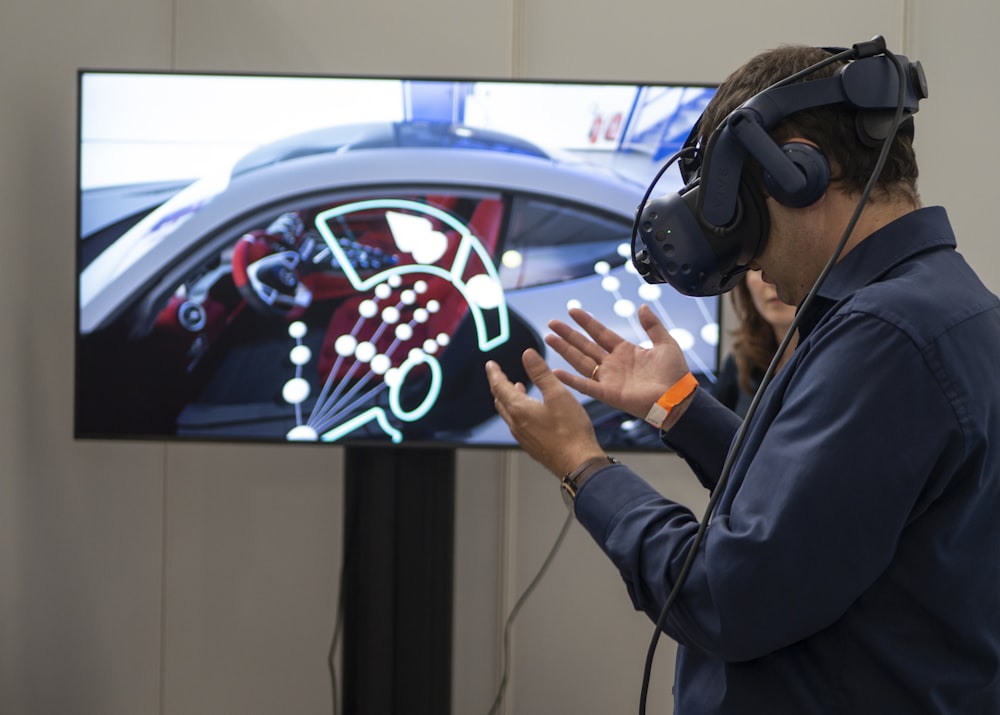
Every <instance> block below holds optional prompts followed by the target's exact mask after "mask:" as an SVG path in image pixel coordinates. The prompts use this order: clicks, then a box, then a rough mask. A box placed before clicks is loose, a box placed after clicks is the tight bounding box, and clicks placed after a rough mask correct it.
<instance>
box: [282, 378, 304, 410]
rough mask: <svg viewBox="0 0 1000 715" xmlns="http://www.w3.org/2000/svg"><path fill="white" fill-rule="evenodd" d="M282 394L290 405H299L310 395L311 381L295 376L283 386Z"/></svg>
mask: <svg viewBox="0 0 1000 715" xmlns="http://www.w3.org/2000/svg"><path fill="white" fill-rule="evenodd" d="M281 396H282V397H284V398H285V402H287V403H288V404H290V405H298V404H300V403H301V402H302V401H303V400H305V399H306V398H307V397H309V383H308V382H307V381H305V380H303V379H302V378H301V377H293V378H292V379H291V380H289V381H288V382H286V383H285V386H284V387H283V388H281Z"/></svg>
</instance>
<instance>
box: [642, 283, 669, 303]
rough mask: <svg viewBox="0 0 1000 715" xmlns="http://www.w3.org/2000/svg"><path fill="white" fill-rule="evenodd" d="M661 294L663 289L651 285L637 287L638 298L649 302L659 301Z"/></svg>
mask: <svg viewBox="0 0 1000 715" xmlns="http://www.w3.org/2000/svg"><path fill="white" fill-rule="evenodd" d="M662 294H663V289H662V288H661V287H660V286H658V285H654V284H652V283H643V284H642V285H641V286H639V297H640V298H642V299H643V300H648V301H650V302H652V301H656V300H659V299H660V296H661V295H662Z"/></svg>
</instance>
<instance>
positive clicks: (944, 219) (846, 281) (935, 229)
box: [799, 206, 957, 339]
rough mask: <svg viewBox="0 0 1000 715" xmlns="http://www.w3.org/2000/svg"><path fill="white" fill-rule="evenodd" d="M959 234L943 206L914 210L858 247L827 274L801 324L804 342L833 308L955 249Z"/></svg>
mask: <svg viewBox="0 0 1000 715" xmlns="http://www.w3.org/2000/svg"><path fill="white" fill-rule="evenodd" d="M956 245H957V244H956V241H955V233H954V231H953V230H952V228H951V224H950V223H949V221H948V214H947V212H946V211H945V209H944V208H943V207H941V206H931V207H928V208H922V209H917V210H916V211H911V212H910V213H908V214H905V215H904V216H901V217H899V218H898V219H896V220H895V221H893V222H892V223H889V224H887V225H886V226H883V227H882V228H880V229H879V230H878V231H876V232H875V233H873V234H871V235H870V236H868V237H867V238H866V239H864V240H863V241H861V242H860V243H859V244H858V245H857V246H855V247H854V248H853V249H852V250H851V252H850V253H848V254H847V255H846V256H844V257H843V258H842V259H841V260H840V261H839V262H838V263H837V264H836V265H835V266H834V267H833V269H832V270H831V271H830V273H829V274H828V275H827V277H826V280H825V281H824V282H823V285H822V286H820V289H819V292H818V293H817V294H816V297H815V299H814V300H813V302H812V304H811V305H810V306H809V307H808V309H807V312H806V313H805V314H804V315H803V316H802V320H801V321H800V323H799V335H800V339H802V338H804V337H805V336H806V335H808V334H809V332H811V331H812V328H813V327H814V326H815V325H816V323H818V322H819V320H820V318H822V317H823V315H825V314H826V313H827V311H829V309H830V308H831V307H832V306H833V305H835V304H836V303H838V302H839V301H841V300H843V299H844V298H846V297H847V296H849V295H850V294H852V293H854V292H855V291H857V290H858V289H860V288H863V287H864V286H866V285H868V284H869V283H873V282H874V281H876V280H878V279H879V278H880V277H882V276H883V275H885V274H886V273H887V272H888V271H890V270H892V269H893V268H895V267H896V266H898V265H899V264H900V263H903V262H905V261H907V260H909V259H911V258H913V257H914V256H916V255H917V254H919V253H923V252H925V251H929V250H933V249H940V248H955V247H956Z"/></svg>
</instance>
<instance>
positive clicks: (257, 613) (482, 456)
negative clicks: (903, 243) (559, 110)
mask: <svg viewBox="0 0 1000 715" xmlns="http://www.w3.org/2000/svg"><path fill="white" fill-rule="evenodd" d="M998 27H1000V5H998V4H997V3H996V2H995V0H956V2H953V3H940V2H933V1H932V0H909V1H907V0H875V1H874V2H873V1H872V0H846V1H845V2H842V3H836V4H832V3H818V2H808V1H807V2H803V0H794V1H793V0H767V1H766V2H758V3H745V2H737V1H736V0H728V1H727V2H720V1H719V0H706V1H705V2H701V3H668V2H662V1H661V2H650V1H648V0H622V1H621V2H616V3H606V2H595V0H505V1H503V2H499V1H498V2H486V1H484V0H471V1H470V0H434V1H433V2H427V1H425V0H409V1H408V2H402V1H401V0H394V1H390V0H369V1H368V2H358V3H344V2H330V1H326V2H324V1H323V0H283V1H282V2H276V1H274V0H101V1H100V2H97V1H96V0H75V1H70V0H7V2H6V3H5V4H4V5H3V8H2V9H0V97H2V100H0V217H2V223H3V228H4V230H3V236H2V237H0V306H3V309H2V310H0V346H2V358H0V360H2V365H3V369H2V371H0V419H2V424H3V429H2V430H0V712H2V713H5V714H10V715H60V714H62V713H67V714H69V713H72V714H73V715H90V714H93V715H147V714H149V715H194V714H196V713H208V714H211V715H219V714H220V713H240V715H255V714H257V713H259V714H261V715H264V714H271V713H275V712H282V713H296V714H297V715H299V714H301V715H306V714H309V713H326V712H330V688H329V682H328V679H327V674H326V667H325V658H326V649H327V647H328V645H329V640H330V636H331V634H332V630H333V621H334V609H335V604H336V595H337V578H338V577H337V570H338V567H339V562H340V555H341V546H342V544H341V514H342V486H343V475H342V469H341V456H342V455H341V452H340V450H339V449H338V448H321V447H316V448H304V449H303V448H295V449H289V448H281V447H277V448H274V447H271V448H262V447H256V448H249V447H245V446H233V445H229V446H224V445H217V446H209V445H201V446H198V445H183V446H182V445H167V444H162V443H76V442H74V441H73V440H72V437H71V432H72V424H71V410H72V401H71V394H72V384H73V372H72V334H73V325H74V323H73V321H74V317H73V311H74V299H73V288H72V278H73V261H74V227H75V213H74V211H75V206H74V172H75V144H74V142H75V114H74V107H75V72H76V69H77V68H78V67H111V68H156V69H172V68H173V69H206V70H263V71H276V72H277V71H302V72H310V73H323V72H330V73H335V72H359V73H394V72H403V73H408V74H430V75H447V74H455V73H460V74H463V75H467V76H468V75H489V76H523V77H541V78H566V79H574V78H580V79H587V78H609V79H630V80H649V81H655V80H690V81H699V82H716V81H719V80H721V79H722V78H723V77H724V75H725V74H726V73H727V72H728V71H729V70H730V69H731V68H732V67H734V66H735V65H736V64H738V63H739V62H740V61H742V60H743V59H745V58H746V57H747V56H748V55H750V54H752V53H753V52H756V51H758V50H760V49H764V48H766V47H770V46H773V45H775V44H778V43H781V42H806V43H813V44H849V43H852V42H855V41H859V40H863V39H868V38H869V37H871V36H872V35H874V34H877V33H881V34H884V35H886V37H887V39H888V41H889V46H890V48H892V49H893V50H895V51H897V52H902V53H904V54H907V55H909V56H910V57H911V58H919V59H921V60H922V61H923V62H924V65H925V67H926V70H927V75H928V78H929V81H930V86H931V98H930V99H929V100H928V101H927V102H926V103H925V106H924V108H923V109H922V111H921V114H920V116H919V117H918V120H917V127H918V129H917V137H918V149H919V152H920V155H921V160H922V161H921V163H922V168H923V179H922V182H921V188H922V191H923V194H924V198H925V200H926V201H927V202H928V203H944V204H946V205H947V206H949V208H950V211H951V212H952V217H953V219H954V222H955V224H956V226H957V228H958V229H959V233H960V239H959V241H960V246H961V248H962V249H963V251H964V252H965V253H966V254H967V255H968V256H969V257H970V259H971V260H972V262H973V263H974V265H975V266H976V267H977V268H978V269H979V271H980V273H981V274H982V275H983V276H984V278H985V279H986V281H987V282H988V283H989V284H990V285H991V286H992V287H993V288H994V290H997V289H1000V269H998V267H997V266H998V263H1000V262H998V260H997V259H998V254H1000V248H998V241H997V239H996V237H995V236H994V232H995V229H994V227H993V220H992V211H991V199H992V190H993V183H994V176H995V174H996V169H995V167H997V165H998V159H1000V144H998V142H997V141H996V139H995V136H996V135H995V129H994V127H993V120H994V118H995V117H997V116H1000V106H998V105H1000V95H998V94H997V93H996V92H995V91H994V89H993V88H994V84H995V82H994V78H993V73H994V69H993V65H994V64H995V63H994V62H993V57H992V52H991V51H990V50H988V48H989V47H990V46H991V42H990V37H991V36H992V33H993V32H994V31H996V28H998ZM631 461H632V462H633V463H634V464H635V465H637V466H638V467H639V468H640V470H641V471H643V472H644V473H646V474H648V475H649V476H650V477H651V478H652V479H653V480H654V481H656V483H657V484H659V485H661V486H662V487H663V488H664V489H667V490H670V491H671V493H674V494H678V495H680V496H681V497H682V498H684V499H686V500H688V501H689V502H690V503H691V504H692V505H693V506H695V507H696V509H698V510H700V508H701V505H702V504H703V503H704V502H703V496H702V495H701V494H699V493H698V490H696V489H694V488H693V486H692V484H691V481H692V480H691V479H690V478H689V477H688V476H687V474H686V472H685V470H684V469H683V467H682V466H681V465H680V464H679V463H678V462H677V460H676V459H675V458H673V457H666V458H663V459H655V458H653V457H643V458H636V459H633V460H631ZM564 514H565V512H564V510H563V507H562V503H561V500H560V498H559V496H558V493H557V490H556V487H555V484H554V482H553V481H552V480H551V478H549V477H547V476H545V475H543V474H542V473H541V472H540V470H539V469H538V468H537V467H536V466H535V465H534V464H532V463H530V462H529V461H528V460H526V459H525V458H524V457H523V455H521V454H520V453H516V452H496V451H470V452H461V453H460V455H459V488H458V494H457V514H456V517H457V530H458V531H457V549H456V572H455V575H456V586H455V588H456V598H455V619H456V620H455V655H456V665H455V678H454V680H455V685H454V692H455V694H454V702H455V707H454V712H456V713H461V714H462V715H465V714H467V713H485V712H486V711H487V709H488V707H489V704H490V702H491V701H492V698H493V695H494V689H495V687H496V681H497V676H498V668H499V662H500V653H499V648H498V643H499V634H500V629H501V627H502V623H503V618H504V616H505V614H506V612H507V609H509V608H510V607H511V605H512V604H513V602H514V600H515V599H516V598H517V596H518V595H519V594H520V593H521V591H522V590H523V588H524V587H525V585H526V584H527V583H528V582H529V581H530V579H531V578H532V576H533V575H534V572H535V569H536V568H537V567H538V565H539V564H540V563H541V562H542V560H543V559H544V557H545V554H546V552H547V550H548V548H549V546H550V545H551V543H552V541H553V539H554V538H555V536H556V534H557V532H558V530H559V527H560V525H561V523H562V519H563V517H564ZM650 636H651V626H650V624H649V623H648V622H647V621H646V620H645V619H644V618H643V617H640V616H639V615H638V614H636V613H634V612H633V611H632V609H631V606H630V605H629V603H628V601H627V598H626V596H625V593H624V589H623V588H622V587H621V585H620V583H619V581H618V577H617V575H616V573H615V572H614V569H612V568H611V566H610V565H609V564H608V563H607V562H606V561H605V560H604V559H603V557H602V556H601V555H600V553H599V552H598V551H597V549H596V548H595V547H594V546H593V545H592V544H591V543H590V542H589V540H588V538H587V537H586V536H585V534H584V533H583V531H582V529H580V528H579V526H576V525H574V526H573V529H572V531H571V533H570V536H569V538H568V539H567V542H566V544H565V545H564V547H563V550H562V551H561V552H560V554H559V555H558V557H557V558H556V560H555V562H554V564H553V567H552V572H551V573H550V574H549V576H548V577H547V578H546V579H545V580H544V581H543V582H542V584H541V585H540V587H539V589H538V591H537V592H536V593H535V594H534V596H533V597H532V599H531V600H530V601H529V602H528V604H527V605H526V606H525V607H524V610H523V611H522V612H521V616H520V618H519V620H518V622H517V624H516V627H515V629H514V638H513V644H514V652H513V660H512V681H511V689H510V691H509V694H508V699H507V705H508V712H512V713H547V712H574V713H581V714H586V713H607V712H629V711H634V710H635V709H636V703H637V701H638V691H639V685H640V681H641V671H642V662H643V659H644V657H645V653H646V647H647V644H648V642H649V639H650ZM670 663H671V648H670V645H669V643H666V642H661V645H660V650H659V651H658V654H657V659H656V662H655V666H654V678H653V688H652V693H651V697H650V712H657V713H664V712H669V711H670V708H669V701H670V698H669V691H670V684H671V669H670Z"/></svg>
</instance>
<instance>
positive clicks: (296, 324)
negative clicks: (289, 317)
mask: <svg viewBox="0 0 1000 715" xmlns="http://www.w3.org/2000/svg"><path fill="white" fill-rule="evenodd" d="M308 332H309V328H307V327H306V324H305V323H303V322H302V321H301V320H296V321H293V322H292V324H291V325H289V326H288V335H289V337H291V338H294V339H295V340H299V339H300V338H304V337H305V336H306V333H308Z"/></svg>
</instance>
